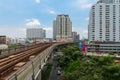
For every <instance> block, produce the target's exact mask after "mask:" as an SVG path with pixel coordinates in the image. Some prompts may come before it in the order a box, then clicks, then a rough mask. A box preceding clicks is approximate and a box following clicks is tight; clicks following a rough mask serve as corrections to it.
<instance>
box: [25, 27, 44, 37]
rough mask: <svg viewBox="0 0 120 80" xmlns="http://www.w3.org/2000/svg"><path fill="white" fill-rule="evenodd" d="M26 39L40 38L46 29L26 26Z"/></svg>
mask: <svg viewBox="0 0 120 80" xmlns="http://www.w3.org/2000/svg"><path fill="white" fill-rule="evenodd" d="M26 33H27V39H41V38H45V37H46V31H45V30H44V29H42V28H28V29H27V31H26Z"/></svg>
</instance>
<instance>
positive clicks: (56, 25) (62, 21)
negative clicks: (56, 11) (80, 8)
mask: <svg viewBox="0 0 120 80" xmlns="http://www.w3.org/2000/svg"><path fill="white" fill-rule="evenodd" d="M53 39H54V40H56V41H57V42H71V41H72V22H71V20H70V17H69V15H64V14H62V15H58V16H57V18H56V20H54V22H53Z"/></svg>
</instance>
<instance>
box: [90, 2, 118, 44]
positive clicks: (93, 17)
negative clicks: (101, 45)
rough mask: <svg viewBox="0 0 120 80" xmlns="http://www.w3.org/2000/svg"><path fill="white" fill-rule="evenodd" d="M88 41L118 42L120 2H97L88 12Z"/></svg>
mask: <svg viewBox="0 0 120 80" xmlns="http://www.w3.org/2000/svg"><path fill="white" fill-rule="evenodd" d="M88 38H89V41H102V42H103V41H114V42H120V0H99V1H98V2H97V3H96V4H94V5H93V6H92V8H91V11H90V20H89V27H88Z"/></svg>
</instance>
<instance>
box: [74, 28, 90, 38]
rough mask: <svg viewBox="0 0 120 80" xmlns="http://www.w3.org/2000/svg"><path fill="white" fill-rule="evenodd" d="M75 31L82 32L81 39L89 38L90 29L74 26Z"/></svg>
mask: <svg viewBox="0 0 120 80" xmlns="http://www.w3.org/2000/svg"><path fill="white" fill-rule="evenodd" d="M73 31H76V32H77V33H78V34H80V39H85V38H86V39H87V38H88V30H87V29H82V28H81V27H79V28H77V27H73Z"/></svg>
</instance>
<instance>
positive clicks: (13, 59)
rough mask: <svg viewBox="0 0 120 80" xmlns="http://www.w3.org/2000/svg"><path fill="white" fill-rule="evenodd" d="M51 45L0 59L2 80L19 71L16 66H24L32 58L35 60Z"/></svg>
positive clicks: (39, 46) (46, 44)
mask: <svg viewBox="0 0 120 80" xmlns="http://www.w3.org/2000/svg"><path fill="white" fill-rule="evenodd" d="M51 45H52V44H51V43H44V44H39V45H36V46H35V47H33V48H31V49H28V50H25V51H22V52H20V53H18V54H16V55H11V56H8V57H6V58H4V59H0V80H6V77H7V76H9V75H10V74H11V73H13V72H15V71H16V70H17V68H16V65H24V64H25V63H27V62H28V61H30V59H31V56H32V57H33V58H34V57H35V56H37V55H38V54H39V53H40V52H42V51H44V50H45V49H47V48H48V47H50V46H51Z"/></svg>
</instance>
